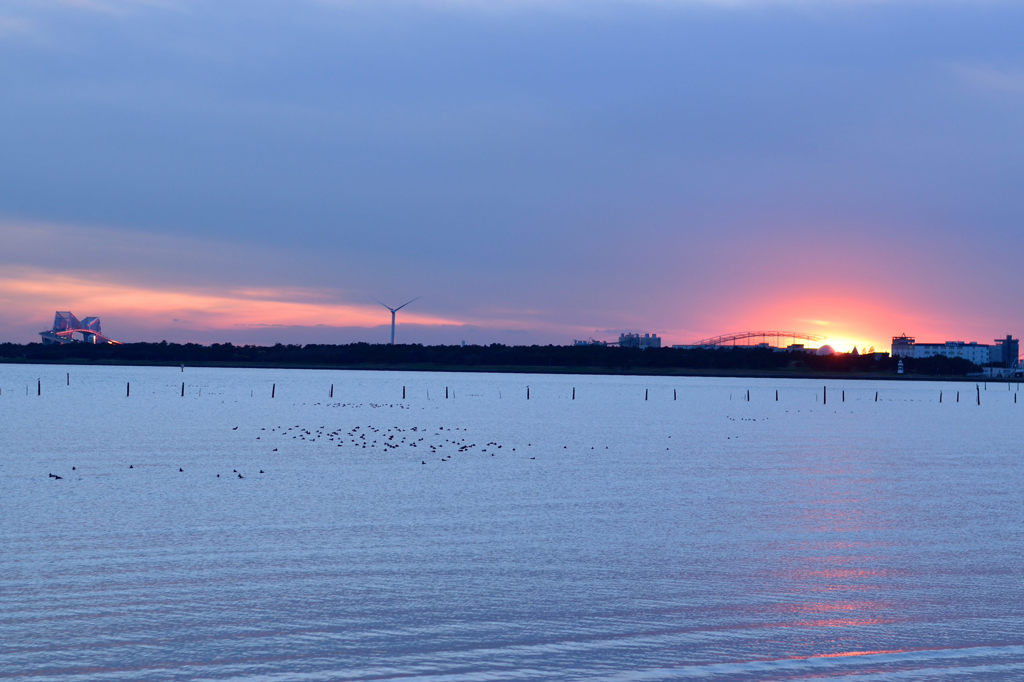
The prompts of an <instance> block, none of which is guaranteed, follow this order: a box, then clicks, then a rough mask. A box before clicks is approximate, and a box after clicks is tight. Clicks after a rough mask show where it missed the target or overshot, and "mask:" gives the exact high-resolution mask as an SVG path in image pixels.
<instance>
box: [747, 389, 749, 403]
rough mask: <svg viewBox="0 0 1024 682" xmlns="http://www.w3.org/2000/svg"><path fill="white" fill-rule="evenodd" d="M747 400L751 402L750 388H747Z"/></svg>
mask: <svg viewBox="0 0 1024 682" xmlns="http://www.w3.org/2000/svg"><path fill="white" fill-rule="evenodd" d="M747 402H748V403H749V402H750V389H749V388H748V389H747Z"/></svg>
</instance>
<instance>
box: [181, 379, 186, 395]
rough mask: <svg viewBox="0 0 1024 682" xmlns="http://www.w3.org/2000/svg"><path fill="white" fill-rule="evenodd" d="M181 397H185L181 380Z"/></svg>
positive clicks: (183, 383)
mask: <svg viewBox="0 0 1024 682" xmlns="http://www.w3.org/2000/svg"><path fill="white" fill-rule="evenodd" d="M181 397H182V398H184V397H185V382H184V381H183V382H181Z"/></svg>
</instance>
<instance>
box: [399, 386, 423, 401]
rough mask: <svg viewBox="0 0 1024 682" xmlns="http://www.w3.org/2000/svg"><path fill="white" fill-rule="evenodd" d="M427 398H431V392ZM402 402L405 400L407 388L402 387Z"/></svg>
mask: <svg viewBox="0 0 1024 682" xmlns="http://www.w3.org/2000/svg"><path fill="white" fill-rule="evenodd" d="M427 398H428V399H429V398H430V391H427ZM402 400H405V386H402Z"/></svg>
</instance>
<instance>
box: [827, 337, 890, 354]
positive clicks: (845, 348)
mask: <svg viewBox="0 0 1024 682" xmlns="http://www.w3.org/2000/svg"><path fill="white" fill-rule="evenodd" d="M826 344H828V345H829V346H832V348H833V350H835V352H837V353H850V352H852V351H853V349H854V348H856V349H857V352H858V353H867V352H869V351H870V349H871V348H872V346H874V344H873V343H871V342H870V341H866V340H864V339H860V338H856V337H852V336H826V337H825V340H824V341H822V342H821V345H823V346H824V345H826ZM875 350H876V351H878V350H882V349H879V348H878V347H875Z"/></svg>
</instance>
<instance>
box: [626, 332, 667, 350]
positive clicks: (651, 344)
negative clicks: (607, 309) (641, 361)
mask: <svg viewBox="0 0 1024 682" xmlns="http://www.w3.org/2000/svg"><path fill="white" fill-rule="evenodd" d="M619 346H620V347H622V348H661V338H660V337H659V336H658V335H657V334H630V333H626V334H619Z"/></svg>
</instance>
